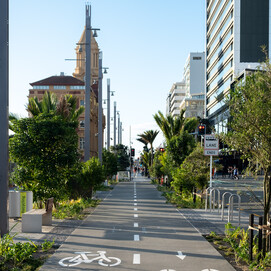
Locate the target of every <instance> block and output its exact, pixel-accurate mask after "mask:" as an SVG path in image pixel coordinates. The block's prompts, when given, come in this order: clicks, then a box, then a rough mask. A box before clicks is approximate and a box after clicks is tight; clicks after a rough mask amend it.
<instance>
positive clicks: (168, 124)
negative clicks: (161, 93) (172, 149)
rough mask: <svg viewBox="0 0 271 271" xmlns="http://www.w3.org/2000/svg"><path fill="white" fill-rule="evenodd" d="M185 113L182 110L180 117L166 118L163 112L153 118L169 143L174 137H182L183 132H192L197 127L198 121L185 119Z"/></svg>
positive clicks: (169, 116) (168, 116)
mask: <svg viewBox="0 0 271 271" xmlns="http://www.w3.org/2000/svg"><path fill="white" fill-rule="evenodd" d="M184 113H185V109H182V110H181V112H180V115H179V116H177V117H173V116H171V115H167V116H166V117H165V116H164V115H163V113H162V112H161V111H158V113H157V114H155V115H154V116H153V117H154V120H155V121H156V123H157V125H158V126H159V127H160V129H161V130H162V132H163V134H164V137H165V139H166V141H167V142H168V141H169V140H170V139H171V138H172V137H174V136H178V135H180V133H181V132H182V131H188V132H192V131H194V130H195V128H196V127H197V125H198V120H197V119H196V118H185V117H184Z"/></svg>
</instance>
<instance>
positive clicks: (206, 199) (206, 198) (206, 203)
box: [205, 187, 212, 212]
mask: <svg viewBox="0 0 271 271" xmlns="http://www.w3.org/2000/svg"><path fill="white" fill-rule="evenodd" d="M210 189H212V187H208V188H207V189H206V195H205V212H207V207H208V191H209V190H210Z"/></svg>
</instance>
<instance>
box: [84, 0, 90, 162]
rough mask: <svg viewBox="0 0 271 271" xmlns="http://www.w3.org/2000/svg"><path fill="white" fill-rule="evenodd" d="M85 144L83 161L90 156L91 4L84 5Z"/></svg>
mask: <svg viewBox="0 0 271 271" xmlns="http://www.w3.org/2000/svg"><path fill="white" fill-rule="evenodd" d="M85 48H86V72H85V144H84V161H85V162H86V161H88V160H89V158H90V80H91V5H86V47H85Z"/></svg>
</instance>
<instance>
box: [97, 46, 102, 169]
mask: <svg viewBox="0 0 271 271" xmlns="http://www.w3.org/2000/svg"><path fill="white" fill-rule="evenodd" d="M98 87H99V90H98V104H99V107H98V158H99V160H100V163H101V164H102V163H103V156H102V152H103V107H102V102H103V53H102V52H101V51H100V52H99V84H98Z"/></svg>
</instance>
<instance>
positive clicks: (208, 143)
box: [204, 135, 219, 150]
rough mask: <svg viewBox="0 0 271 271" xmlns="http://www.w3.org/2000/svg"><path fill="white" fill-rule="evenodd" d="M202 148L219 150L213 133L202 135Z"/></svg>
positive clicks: (217, 141)
mask: <svg viewBox="0 0 271 271" xmlns="http://www.w3.org/2000/svg"><path fill="white" fill-rule="evenodd" d="M204 149H205V150H219V140H218V139H217V138H216V137H215V135H205V136H204Z"/></svg>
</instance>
